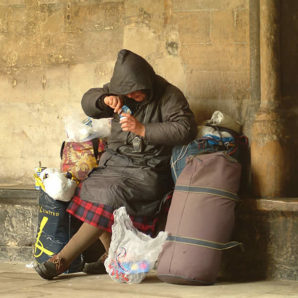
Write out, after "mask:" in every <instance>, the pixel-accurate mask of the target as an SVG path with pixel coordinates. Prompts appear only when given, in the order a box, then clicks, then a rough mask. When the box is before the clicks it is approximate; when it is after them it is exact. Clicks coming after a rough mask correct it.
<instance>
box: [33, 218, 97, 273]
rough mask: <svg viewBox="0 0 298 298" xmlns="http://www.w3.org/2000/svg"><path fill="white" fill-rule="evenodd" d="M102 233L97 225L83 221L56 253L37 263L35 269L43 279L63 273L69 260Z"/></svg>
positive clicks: (72, 259) (69, 262) (73, 258)
mask: <svg viewBox="0 0 298 298" xmlns="http://www.w3.org/2000/svg"><path fill="white" fill-rule="evenodd" d="M102 233H103V231H102V230H100V229H98V228H97V227H94V226H92V225H90V224H88V223H83V224H82V225H81V227H80V229H79V230H78V231H77V232H76V233H75V234H74V235H73V237H72V238H71V239H70V240H69V242H68V243H67V244H66V245H65V246H64V247H63V249H62V250H61V251H60V252H59V253H58V254H57V255H54V256H53V257H51V258H50V259H49V260H48V261H46V262H44V263H41V264H37V265H36V267H35V270H36V271H37V273H38V274H39V275H40V276H41V277H43V278H45V279H52V278H53V277H54V276H57V275H59V274H61V273H63V272H64V271H65V270H66V269H67V268H68V267H69V266H70V264H71V262H72V261H74V260H75V259H76V258H77V257H78V256H79V255H80V254H81V253H82V252H83V251H84V250H85V249H87V248H88V247H89V246H90V245H91V244H93V243H94V242H95V241H96V240H97V239H98V238H99V237H100V236H101V234H102Z"/></svg>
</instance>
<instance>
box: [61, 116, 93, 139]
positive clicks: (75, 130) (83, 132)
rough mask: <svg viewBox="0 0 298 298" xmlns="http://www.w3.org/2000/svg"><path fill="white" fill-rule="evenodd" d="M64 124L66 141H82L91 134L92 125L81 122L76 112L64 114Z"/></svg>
mask: <svg viewBox="0 0 298 298" xmlns="http://www.w3.org/2000/svg"><path fill="white" fill-rule="evenodd" d="M64 125H65V130H66V134H67V138H68V141H73V142H82V141H84V140H85V139H87V138H88V137H89V136H90V135H91V134H92V127H91V126H90V125H89V124H88V123H83V122H82V121H81V119H80V116H79V114H77V113H73V114H71V115H69V116H66V117H65V118H64Z"/></svg>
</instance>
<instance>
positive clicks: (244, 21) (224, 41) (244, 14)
mask: <svg viewBox="0 0 298 298" xmlns="http://www.w3.org/2000/svg"><path fill="white" fill-rule="evenodd" d="M248 18H249V14H248V10H247V9H245V10H243V9H241V10H240V9H233V10H219V11H212V12H211V20H212V21H211V33H210V38H211V42H212V43H220V44H221V45H222V46H225V45H228V44H230V43H233V42H237V43H245V44H247V43H248V32H249V31H248V29H249V26H248V24H249V20H248Z"/></svg>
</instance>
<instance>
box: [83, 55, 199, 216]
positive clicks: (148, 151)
mask: <svg viewBox="0 0 298 298" xmlns="http://www.w3.org/2000/svg"><path fill="white" fill-rule="evenodd" d="M137 90H144V91H145V92H146V94H147V96H146V98H145V100H144V101H142V102H140V103H138V102H135V101H134V100H133V99H130V98H128V97H126V96H125V95H126V94H128V93H131V92H133V91H137ZM107 95H119V96H122V98H123V102H124V104H125V105H127V106H128V107H129V108H130V109H131V111H132V115H133V116H134V117H135V118H136V119H137V120H138V121H139V122H141V123H142V124H143V125H145V137H144V138H141V137H139V136H136V135H135V134H134V133H131V132H124V131H122V130H121V126H120V123H119V115H118V114H115V113H114V112H113V109H111V108H110V107H108V106H107V105H106V104H105V103H104V101H103V100H104V97H105V96H107ZM82 108H83V110H84V112H85V113H86V114H87V115H88V116H90V117H93V118H104V117H113V119H112V131H111V136H110V137H109V140H108V146H107V150H106V152H105V153H104V154H103V155H102V157H101V160H100V164H99V168H97V169H96V170H95V171H94V172H92V174H91V175H90V176H89V178H88V179H87V180H85V181H84V183H83V186H82V190H81V198H82V199H83V200H86V201H91V202H95V203H100V204H106V205H109V206H112V207H114V208H118V207H120V206H125V207H126V209H127V212H128V214H130V215H140V216H144V215H146V216H152V215H154V214H155V213H156V212H157V211H158V208H159V205H160V202H161V199H162V197H163V196H164V195H165V193H167V192H168V191H169V190H170V189H171V188H172V184H173V182H172V181H171V175H170V157H171V150H172V147H173V146H175V145H182V144H187V143H189V142H190V141H192V140H193V139H194V138H195V136H196V123H195V119H194V115H193V113H192V112H191V110H190V108H189V105H188V103H187V100H186V99H185V97H184V95H183V93H182V92H181V91H180V90H179V89H178V88H177V87H175V86H173V85H171V84H170V83H168V82H167V81H166V80H165V79H163V78H162V77H160V76H158V75H156V74H155V72H154V70H153V68H152V67H151V66H150V64H149V63H148V62H147V61H146V60H145V59H143V58H142V57H140V56H139V55H137V54H135V53H133V52H131V51H128V50H121V51H120V52H119V54H118V58H117V61H116V64H115V67H114V72H113V75H112V78H111V81H110V83H108V84H106V85H104V86H103V88H93V89H90V90H89V91H88V92H86V93H85V94H84V96H83V99H82Z"/></svg>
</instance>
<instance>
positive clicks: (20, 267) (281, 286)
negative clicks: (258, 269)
mask: <svg viewBox="0 0 298 298" xmlns="http://www.w3.org/2000/svg"><path fill="white" fill-rule="evenodd" d="M0 297H1V298H35V297H36V298H42V297H50V298H55V297H59V298H68V297H71V298H85V297H86V298H93V297H94V298H95V297H96V298H100V297H104V298H116V297H117V298H119V297H121V298H125V297H127V298H141V297H142V298H144V297H145V298H159V297H165V298H180V297H181V298H190V297H191V298H195V297H204V298H209V297H216V298H223V297H225V298H228V297H229V298H231V297H237V298H238V297H239V298H246V297H260V298H269V297H270V298H274V297H276V298H284V297H298V282H297V281H259V282H246V283H225V282H219V283H217V284H215V285H212V286H182V285H173V284H167V283H163V282H161V281H159V280H158V279H157V277H156V276H155V274H154V272H151V273H149V274H148V276H147V277H146V279H145V280H144V281H143V282H142V283H141V284H136V285H129V284H118V283H116V282H114V281H113V280H111V279H110V277H109V276H108V275H89V276H87V275H85V274H84V273H75V274H71V275H62V276H61V277H60V278H59V279H55V280H52V281H47V280H43V279H41V278H40V277H39V276H38V275H37V274H36V273H35V271H34V269H32V268H27V267H26V264H13V263H0Z"/></svg>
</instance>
